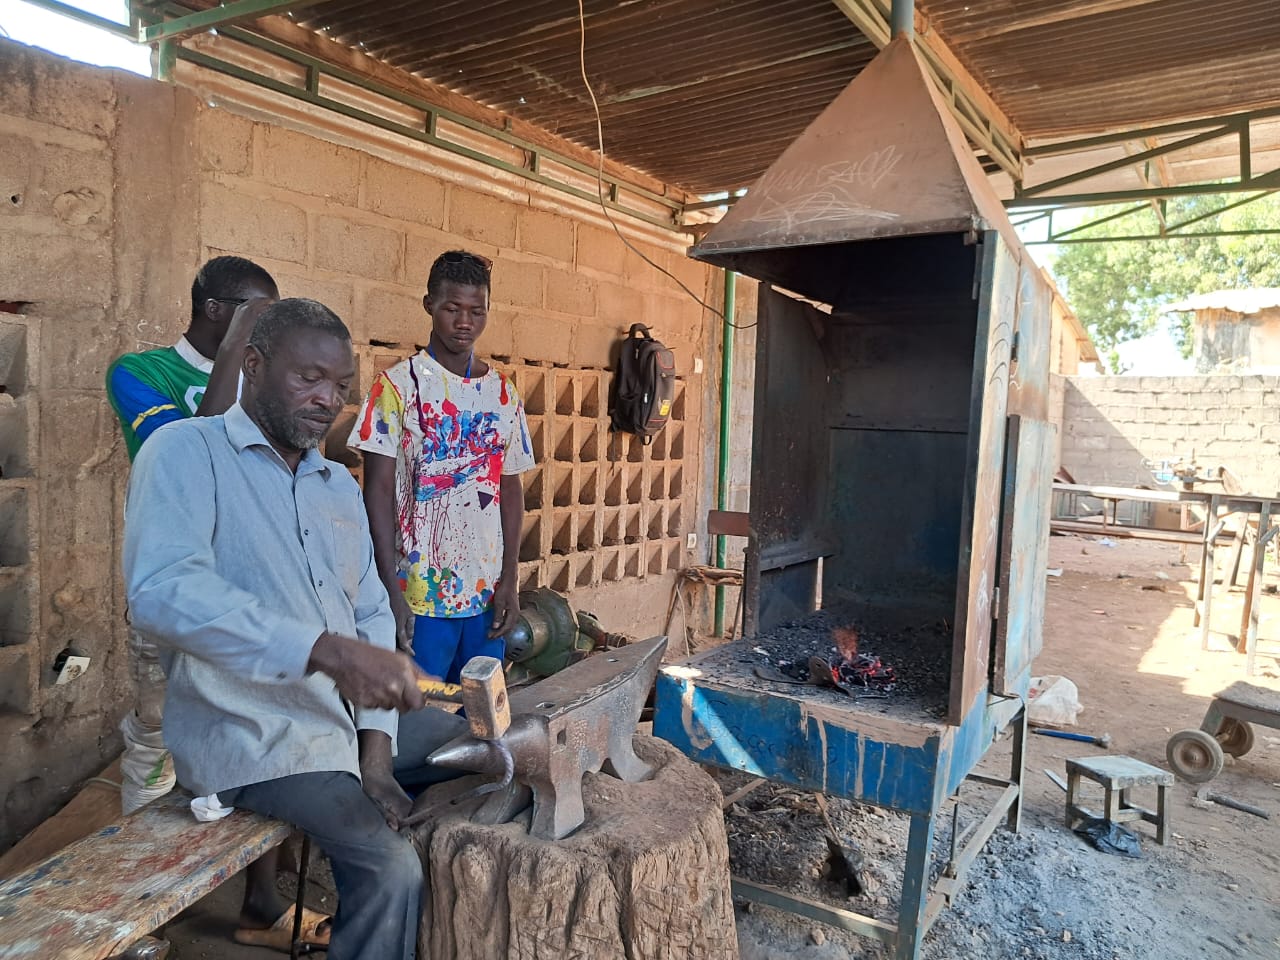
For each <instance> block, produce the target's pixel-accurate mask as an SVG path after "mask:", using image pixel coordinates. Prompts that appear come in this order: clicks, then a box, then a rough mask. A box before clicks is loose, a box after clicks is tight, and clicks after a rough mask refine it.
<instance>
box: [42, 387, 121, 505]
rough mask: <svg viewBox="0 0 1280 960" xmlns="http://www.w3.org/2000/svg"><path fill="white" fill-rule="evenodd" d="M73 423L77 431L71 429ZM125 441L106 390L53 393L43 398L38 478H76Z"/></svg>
mask: <svg viewBox="0 0 1280 960" xmlns="http://www.w3.org/2000/svg"><path fill="white" fill-rule="evenodd" d="M69 423H74V424H76V425H77V429H75V430H68V429H67V428H66V427H67V424H69ZM122 442H123V440H121V439H120V427H119V421H118V420H117V419H116V415H115V412H114V411H112V409H111V406H110V405H109V404H108V402H107V395H106V391H105V390H102V391H101V392H96V393H92V394H86V393H62V392H53V393H46V395H45V396H43V397H42V398H41V401H40V462H39V464H38V465H37V467H36V472H37V474H38V475H43V476H47V477H60V476H65V475H68V474H72V475H73V474H75V473H76V472H78V471H79V469H80V467H81V466H83V465H84V464H86V463H93V462H96V458H97V457H98V455H99V454H100V453H105V452H106V451H109V450H110V449H111V448H112V447H113V446H115V445H117V444H119V443H122ZM46 507H48V504H46Z"/></svg>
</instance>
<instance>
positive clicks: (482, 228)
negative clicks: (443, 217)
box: [449, 187, 519, 247]
mask: <svg viewBox="0 0 1280 960" xmlns="http://www.w3.org/2000/svg"><path fill="white" fill-rule="evenodd" d="M518 209H519V208H518V207H517V206H516V205H515V204H513V203H508V202H507V201H505V200H499V199H498V198H497V197H490V196H487V195H485V194H483V193H476V192H474V191H472V190H464V189H463V188H461V187H451V188H450V190H449V231H450V232H451V233H456V234H459V235H460V236H463V237H467V238H469V239H471V240H480V241H482V242H484V243H492V244H494V245H495V246H498V247H514V246H515V243H516V212H517V210H518Z"/></svg>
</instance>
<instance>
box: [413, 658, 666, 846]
mask: <svg viewBox="0 0 1280 960" xmlns="http://www.w3.org/2000/svg"><path fill="white" fill-rule="evenodd" d="M666 646H667V638H666V637H658V638H656V639H653V640H647V641H645V642H643V643H636V644H631V645H630V646H627V647H621V648H619V649H617V650H609V651H606V652H604V653H601V654H599V655H597V656H594V657H589V658H587V659H586V660H582V661H580V662H579V663H576V664H573V665H572V666H570V667H567V668H566V669H564V670H561V671H560V672H559V673H556V674H554V675H553V676H551V677H548V678H547V679H546V680H542V681H540V682H538V683H535V684H533V685H531V686H529V687H525V688H523V689H520V690H517V691H515V692H514V693H513V694H512V695H511V713H512V714H513V716H514V719H513V720H512V721H511V726H510V728H509V729H508V730H507V733H506V735H505V736H504V737H501V742H502V743H503V744H504V745H505V746H506V747H507V748H508V749H509V750H510V752H511V755H512V756H513V757H514V761H515V762H514V779H513V781H512V782H511V783H510V784H509V785H508V786H507V787H506V789H504V790H499V791H497V792H496V793H494V794H493V795H492V796H491V797H490V798H489V799H488V800H487V801H486V802H485V803H484V805H483V806H481V808H480V809H479V810H478V811H477V812H476V814H475V817H474V818H473V819H474V820H475V821H476V822H478V823H502V822H505V821H506V820H509V819H511V817H512V816H513V815H514V814H515V813H518V812H519V811H520V810H521V809H523V808H524V806H525V805H526V802H522V801H523V797H522V796H521V793H522V790H523V789H525V788H528V789H530V790H532V794H533V820H532V823H531V824H530V827H529V833H530V835H531V836H534V837H536V838H538V839H540V840H559V839H560V838H562V837H565V836H568V835H569V834H570V833H572V832H573V831H574V830H576V829H577V828H578V827H579V826H581V825H582V822H583V820H585V819H586V812H585V810H584V807H583V802H582V778H583V776H584V775H585V774H587V773H595V772H597V771H599V770H602V769H603V770H605V772H607V773H610V774H612V775H614V776H616V777H618V778H619V779H621V780H627V781H629V782H632V783H635V782H638V781H640V780H645V779H647V778H648V777H650V776H651V775H652V773H653V771H652V769H651V768H650V767H649V765H648V764H646V763H644V762H643V761H642V760H641V759H640V758H639V757H637V756H636V755H635V751H634V749H633V748H632V744H631V738H632V736H633V735H634V734H635V729H636V724H637V723H639V721H640V712H641V710H643V709H644V703H645V699H646V698H647V697H648V695H649V690H650V688H651V687H652V686H653V681H654V678H655V677H656V676H657V674H658V666H659V665H660V663H661V662H662V654H663V651H665V650H666ZM469 712H470V708H468V713H469ZM473 734H474V728H473ZM427 759H428V760H429V762H431V763H434V764H437V765H439V766H442V767H452V768H455V769H461V770H474V771H477V772H484V773H494V774H500V773H502V772H503V771H502V769H501V768H500V766H499V765H500V763H501V757H500V756H498V755H496V754H495V752H494V751H492V750H491V749H490V748H489V747H488V746H487V745H486V743H485V742H483V741H482V740H481V738H479V737H476V736H474V735H469V736H462V737H457V738H455V739H454V740H451V741H450V742H449V743H447V744H445V745H444V746H443V747H441V748H440V749H439V750H437V751H436V752H435V753H433V754H432V755H431V756H430V757H428V758H427Z"/></svg>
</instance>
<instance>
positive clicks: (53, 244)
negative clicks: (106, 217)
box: [0, 230, 114, 303]
mask: <svg viewBox="0 0 1280 960" xmlns="http://www.w3.org/2000/svg"><path fill="white" fill-rule="evenodd" d="M0 264H3V265H4V266H3V269H0V300H36V301H40V300H58V301H63V302H66V301H79V302H81V303H85V302H87V303H108V302H110V300H111V298H112V291H113V289H114V277H113V275H112V268H113V266H114V259H113V257H112V253H111V246H110V240H109V239H108V238H106V237H104V238H102V239H99V240H94V241H86V240H84V239H80V238H76V237H65V236H56V235H54V236H28V235H24V234H20V233H14V232H12V231H7V230H6V231H0Z"/></svg>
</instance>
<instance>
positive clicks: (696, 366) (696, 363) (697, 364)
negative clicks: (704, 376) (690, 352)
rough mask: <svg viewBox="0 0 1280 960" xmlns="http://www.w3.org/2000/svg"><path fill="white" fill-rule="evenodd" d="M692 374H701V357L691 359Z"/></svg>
mask: <svg viewBox="0 0 1280 960" xmlns="http://www.w3.org/2000/svg"><path fill="white" fill-rule="evenodd" d="M693 372H694V373H701V372H702V358H701V357H694V358H693Z"/></svg>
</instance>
